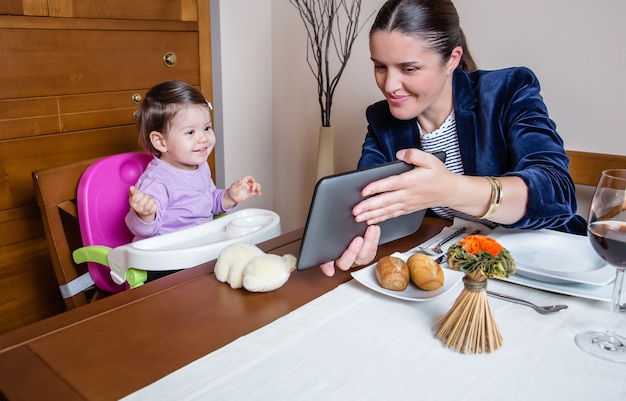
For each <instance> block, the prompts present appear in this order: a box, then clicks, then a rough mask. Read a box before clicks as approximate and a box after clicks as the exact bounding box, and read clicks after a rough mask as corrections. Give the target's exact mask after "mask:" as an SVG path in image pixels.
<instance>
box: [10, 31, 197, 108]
mask: <svg viewBox="0 0 626 401" xmlns="http://www.w3.org/2000/svg"><path fill="white" fill-rule="evenodd" d="M2 35H3V40H2V41H0V53H1V54H11V55H12V56H11V57H7V58H5V64H4V66H3V73H2V75H0V87H2V88H3V90H2V94H1V95H0V96H2V98H4V99H11V98H26V97H41V96H54V95H71V94H80V93H97V92H111V91H122V90H133V89H136V88H150V87H152V86H153V85H154V84H155V83H158V82H160V81H165V80H168V79H179V80H182V81H186V82H188V83H189V84H191V85H200V76H199V71H198V65H199V60H198V33H197V32H145V31H99V30H93V31H92V30H68V31H64V30H56V29H6V30H4V31H3V32H2ZM58 49H64V50H63V51H59V50H58ZM170 51H172V52H174V53H176V56H177V64H176V66H175V67H172V68H170V67H167V66H166V65H165V63H164V61H163V57H164V56H165V54H166V53H168V52H170Z"/></svg>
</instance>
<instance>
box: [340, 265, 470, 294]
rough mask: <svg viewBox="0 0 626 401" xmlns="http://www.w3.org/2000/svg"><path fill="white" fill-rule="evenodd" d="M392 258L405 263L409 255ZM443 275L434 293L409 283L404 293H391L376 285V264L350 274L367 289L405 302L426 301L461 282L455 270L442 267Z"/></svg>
mask: <svg viewBox="0 0 626 401" xmlns="http://www.w3.org/2000/svg"><path fill="white" fill-rule="evenodd" d="M392 256H397V257H399V258H401V259H402V260H404V261H406V260H407V259H408V257H409V256H411V254H410V253H406V254H403V253H394V254H393V255H392ZM443 266H445V264H444V265H442V267H443ZM443 274H444V280H443V285H442V286H441V287H440V288H438V289H436V290H434V291H424V290H420V289H419V288H417V286H416V285H415V284H413V283H412V282H411V283H409V286H408V287H407V289H406V290H404V291H392V290H388V289H386V288H383V287H381V286H380V284H379V283H378V279H377V278H376V263H374V264H373V265H369V266H367V267H364V268H362V269H361V270H357V271H355V272H352V277H353V278H354V279H355V280H356V281H358V282H359V283H361V284H363V285H364V286H366V287H367V288H369V289H372V290H374V291H376V292H379V293H381V294H384V295H388V296H390V297H394V298H398V299H404V300H405V301H428V300H431V299H433V298H436V297H438V296H440V295H443V294H445V293H446V292H448V291H450V290H451V289H452V288H454V287H455V286H456V285H457V284H458V283H459V282H461V279H462V278H463V276H464V274H463V273H461V272H459V271H456V270H452V269H448V268H446V267H443Z"/></svg>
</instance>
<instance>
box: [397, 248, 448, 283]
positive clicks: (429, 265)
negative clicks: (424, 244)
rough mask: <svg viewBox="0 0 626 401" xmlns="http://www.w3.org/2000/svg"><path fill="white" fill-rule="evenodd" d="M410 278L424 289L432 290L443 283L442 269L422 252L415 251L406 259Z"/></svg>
mask: <svg viewBox="0 0 626 401" xmlns="http://www.w3.org/2000/svg"><path fill="white" fill-rule="evenodd" d="M406 263H407V265H408V266H409V272H410V274H411V280H412V281H413V283H415V285H416V286H418V287H419V288H421V289H422V290H425V291H433V290H436V289H437V288H440V287H441V286H442V285H443V280H444V279H443V269H442V268H441V266H440V265H439V263H437V262H435V261H434V260H433V259H432V258H431V257H430V256H428V255H424V254H423V253H415V254H413V255H411V256H410V257H409V260H407V262H406Z"/></svg>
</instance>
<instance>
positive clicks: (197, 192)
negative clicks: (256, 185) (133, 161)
mask: <svg viewBox="0 0 626 401" xmlns="http://www.w3.org/2000/svg"><path fill="white" fill-rule="evenodd" d="M135 186H136V187H137V189H139V190H140V191H142V192H144V193H146V194H148V195H150V196H152V197H153V198H154V199H155V200H156V202H157V203H158V205H159V207H158V210H157V214H156V219H155V220H154V221H152V222H150V223H146V222H144V221H143V220H141V219H140V218H139V216H137V213H135V211H134V210H132V209H131V210H130V211H129V212H128V214H127V215H126V225H127V226H128V228H129V229H130V231H131V232H132V233H133V234H134V235H135V238H134V241H138V240H141V239H144V238H150V237H153V236H155V235H161V234H167V233H170V232H174V231H178V230H181V229H184V228H189V227H192V226H195V225H199V224H203V223H206V222H209V221H211V220H213V216H214V215H216V214H220V213H224V212H228V211H230V210H232V209H234V207H235V206H233V207H231V208H229V209H224V207H223V204H222V200H223V199H224V193H225V192H226V190H225V189H219V188H217V187H216V186H215V183H213V180H212V179H211V169H210V168H209V165H208V164H207V163H202V164H201V165H199V166H198V168H197V169H195V170H181V169H179V168H176V167H174V166H172V165H170V164H168V163H166V162H164V161H162V160H160V159H159V158H156V157H155V158H154V159H153V160H152V161H151V162H150V163H149V164H148V166H147V167H146V170H145V171H144V173H143V174H142V175H141V177H139V180H138V181H137V184H136V185H135Z"/></svg>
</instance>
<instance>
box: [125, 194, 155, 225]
mask: <svg viewBox="0 0 626 401" xmlns="http://www.w3.org/2000/svg"><path fill="white" fill-rule="evenodd" d="M128 203H129V204H130V207H131V208H132V209H133V210H134V211H135V213H137V216H139V218H140V219H141V220H143V221H145V222H146V223H150V222H152V221H154V219H155V218H156V213H157V209H158V205H157V202H156V201H155V200H154V198H153V197H151V196H150V195H146V194H144V193H143V192H141V191H140V190H138V189H137V188H135V186H134V185H133V186H131V187H130V190H129V196H128Z"/></svg>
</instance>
